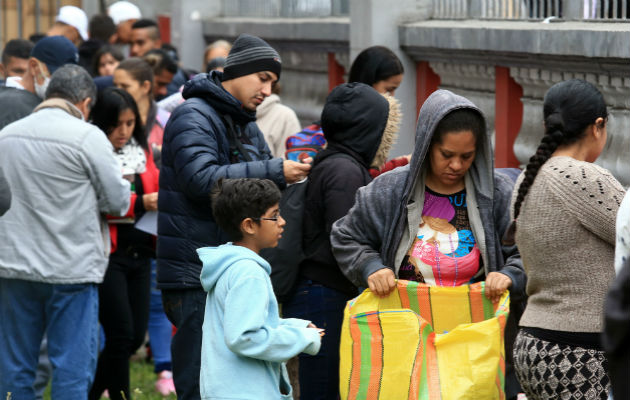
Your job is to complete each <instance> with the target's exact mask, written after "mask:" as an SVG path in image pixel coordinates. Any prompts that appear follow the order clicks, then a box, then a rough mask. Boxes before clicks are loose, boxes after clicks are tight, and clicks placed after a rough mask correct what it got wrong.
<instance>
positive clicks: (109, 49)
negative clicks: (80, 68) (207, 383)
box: [92, 44, 125, 76]
mask: <svg viewBox="0 0 630 400" xmlns="http://www.w3.org/2000/svg"><path fill="white" fill-rule="evenodd" d="M105 54H111V55H112V57H114V59H115V60H116V61H118V62H121V61H122V60H123V59H124V58H125V57H123V55H122V53H121V52H120V51H119V50H118V49H117V48H115V47H114V46H110V45H108V44H106V45H105V46H103V47H101V48H100V49H98V51H97V52H96V53H95V54H94V57H92V71H94V74H95V75H96V76H99V75H98V66H99V64H100V63H101V57H103V56H104V55H105Z"/></svg>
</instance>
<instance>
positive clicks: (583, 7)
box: [433, 0, 630, 20]
mask: <svg viewBox="0 0 630 400" xmlns="http://www.w3.org/2000/svg"><path fill="white" fill-rule="evenodd" d="M549 17H556V18H563V19H570V20H581V19H596V20H628V19H630V0H433V18H435V19H464V18H474V19H535V20H539V19H545V18H549Z"/></svg>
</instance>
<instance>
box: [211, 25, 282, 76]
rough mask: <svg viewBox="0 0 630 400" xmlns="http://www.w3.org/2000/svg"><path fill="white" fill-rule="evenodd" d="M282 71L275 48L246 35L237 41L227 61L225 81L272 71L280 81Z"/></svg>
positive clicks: (224, 70) (224, 68) (224, 72)
mask: <svg viewBox="0 0 630 400" xmlns="http://www.w3.org/2000/svg"><path fill="white" fill-rule="evenodd" d="M281 69H282V64H281V61H280V55H279V54H278V52H277V51H275V50H274V49H273V47H271V46H269V44H268V43H267V42H265V41H264V40H262V39H261V38H259V37H256V36H252V35H247V34H245V33H244V34H242V35H240V36H239V37H238V38H237V39H236V41H235V42H234V44H233V45H232V50H230V53H229V54H228V56H227V60H225V66H224V67H223V80H224V81H227V80H230V79H234V78H238V77H239V76H244V75H249V74H253V73H255V72H260V71H271V72H273V73H275V74H276V75H278V79H280V70H281Z"/></svg>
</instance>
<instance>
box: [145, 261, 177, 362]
mask: <svg viewBox="0 0 630 400" xmlns="http://www.w3.org/2000/svg"><path fill="white" fill-rule="evenodd" d="M156 268H157V265H156V262H155V260H154V259H151V303H150V306H149V342H150V343H151V354H152V355H153V365H154V367H155V368H154V371H155V373H160V372H162V371H170V370H171V368H172V367H171V336H172V335H173V325H172V324H171V321H169V320H168V318H167V317H166V314H165V313H164V307H163V306H162V291H161V290H160V289H158V288H157V287H156V286H157V279H156Z"/></svg>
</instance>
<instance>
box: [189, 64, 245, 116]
mask: <svg viewBox="0 0 630 400" xmlns="http://www.w3.org/2000/svg"><path fill="white" fill-rule="evenodd" d="M222 77H223V73H222V72H220V71H212V72H211V73H210V74H205V73H204V74H198V75H196V76H195V77H194V78H192V79H191V80H189V81H188V82H186V84H185V85H184V90H183V92H182V96H183V97H184V99H190V98H193V97H199V98H201V99H203V100H205V101H206V102H208V103H209V104H210V105H211V106H212V108H214V109H215V110H217V112H218V113H219V114H221V115H226V114H227V115H230V116H231V117H232V119H233V120H234V122H235V123H237V124H239V125H245V124H247V123H249V122H253V121H256V112H254V111H249V110H248V109H246V108H244V107H243V104H242V103H241V102H240V101H238V100H237V99H236V97H234V96H232V95H231V94H230V93H229V92H228V91H227V90H225V89H224V88H223V85H222V84H221V79H222Z"/></svg>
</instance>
